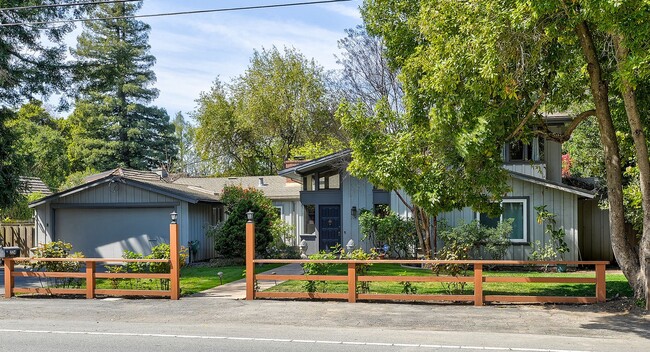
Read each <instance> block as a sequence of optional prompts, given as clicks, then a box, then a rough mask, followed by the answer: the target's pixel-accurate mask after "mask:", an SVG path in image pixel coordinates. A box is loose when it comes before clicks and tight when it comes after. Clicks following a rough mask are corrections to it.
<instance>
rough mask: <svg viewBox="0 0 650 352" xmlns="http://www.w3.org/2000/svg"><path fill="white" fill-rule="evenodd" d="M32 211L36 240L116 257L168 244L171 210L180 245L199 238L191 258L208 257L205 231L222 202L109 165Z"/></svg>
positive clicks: (88, 254) (143, 173) (210, 194)
mask: <svg viewBox="0 0 650 352" xmlns="http://www.w3.org/2000/svg"><path fill="white" fill-rule="evenodd" d="M30 207H32V208H34V209H35V210H36V226H37V231H36V235H37V238H38V242H39V243H48V242H52V241H64V242H68V243H71V244H72V246H73V251H75V252H76V251H81V252H83V254H84V255H85V256H86V257H98V258H120V257H122V254H123V252H124V251H125V250H129V251H133V252H136V253H142V254H144V255H147V254H149V253H151V248H152V247H153V246H156V245H158V244H160V243H169V223H170V220H171V219H170V213H171V212H174V211H175V212H176V213H177V214H178V224H179V235H180V243H181V245H185V246H187V244H188V242H190V241H199V243H200V246H199V252H198V253H197V255H196V257H195V258H194V259H196V260H203V259H209V258H211V257H212V256H213V254H214V253H213V247H214V245H213V244H212V241H211V239H210V238H207V237H206V236H205V234H206V232H207V231H208V230H209V228H210V227H211V226H214V225H216V222H217V221H218V220H219V219H218V218H217V217H216V215H215V214H220V213H221V211H220V208H221V207H222V205H221V203H220V202H219V198H218V197H217V195H215V194H214V193H213V192H210V191H208V190H204V189H201V188H200V187H190V186H185V185H177V184H172V183H168V182H166V181H165V180H163V179H161V178H160V176H158V175H157V174H155V173H152V172H146V171H134V170H125V169H116V170H111V171H110V172H105V173H102V174H98V175H95V176H91V177H90V178H89V179H87V182H86V183H85V184H83V185H81V186H78V187H75V188H72V189H69V190H66V191H63V192H59V193H56V194H53V195H51V196H48V197H46V198H43V199H41V200H39V201H37V202H34V203H32V204H30Z"/></svg>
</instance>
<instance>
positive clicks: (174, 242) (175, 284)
mask: <svg viewBox="0 0 650 352" xmlns="http://www.w3.org/2000/svg"><path fill="white" fill-rule="evenodd" d="M179 249H180V248H179V245H178V224H177V223H176V219H173V220H172V223H171V224H169V261H170V272H169V274H170V283H169V288H170V291H171V292H170V298H171V299H172V300H178V299H179V298H180V296H181V287H180V278H181V269H180V268H181V261H180V256H179V254H178V250H179Z"/></svg>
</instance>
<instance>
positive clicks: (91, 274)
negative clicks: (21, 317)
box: [4, 223, 180, 300]
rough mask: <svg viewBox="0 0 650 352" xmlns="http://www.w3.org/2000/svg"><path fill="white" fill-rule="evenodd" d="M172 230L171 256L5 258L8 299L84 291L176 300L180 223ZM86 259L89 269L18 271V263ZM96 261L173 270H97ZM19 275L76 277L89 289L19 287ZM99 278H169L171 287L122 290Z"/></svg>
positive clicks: (170, 230)
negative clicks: (108, 286) (99, 285)
mask: <svg viewBox="0 0 650 352" xmlns="http://www.w3.org/2000/svg"><path fill="white" fill-rule="evenodd" d="M169 233H170V241H169V242H170V245H169V247H170V248H169V249H170V257H171V258H170V259H122V258H4V279H5V298H11V297H12V296H14V295H15V294H16V293H32V294H80V295H85V296H86V298H95V296H97V295H105V296H156V297H169V298H171V299H173V300H177V299H179V298H180V283H179V280H180V258H179V249H180V247H179V244H178V225H177V224H175V223H172V224H171V225H170V227H169ZM35 261H43V262H83V263H84V264H85V267H86V270H85V272H47V271H45V272H44V271H15V270H14V267H15V263H16V262H35ZM96 263H170V272H169V273H152V274H144V273H104V272H97V266H96ZM16 277H37V278H45V279H47V278H76V279H85V282H86V287H85V288H56V287H54V288H49V287H48V288H35V287H15V278H16ZM97 279H169V290H120V289H98V288H97Z"/></svg>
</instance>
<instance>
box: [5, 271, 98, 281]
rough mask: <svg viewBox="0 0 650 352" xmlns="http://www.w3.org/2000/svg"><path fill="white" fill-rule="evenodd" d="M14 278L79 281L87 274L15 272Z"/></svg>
mask: <svg viewBox="0 0 650 352" xmlns="http://www.w3.org/2000/svg"><path fill="white" fill-rule="evenodd" d="M11 276H13V277H41V278H48V277H70V278H77V279H85V278H86V273H84V272H81V273H73V272H54V271H14V272H12V273H11Z"/></svg>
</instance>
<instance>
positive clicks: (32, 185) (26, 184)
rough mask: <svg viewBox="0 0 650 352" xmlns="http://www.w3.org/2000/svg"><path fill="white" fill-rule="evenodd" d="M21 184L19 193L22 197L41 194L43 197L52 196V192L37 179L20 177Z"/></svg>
mask: <svg viewBox="0 0 650 352" xmlns="http://www.w3.org/2000/svg"><path fill="white" fill-rule="evenodd" d="M20 182H21V183H22V186H23V187H21V190H20V193H21V194H24V195H28V194H32V193H41V194H43V195H45V196H49V195H50V194H52V190H50V188H49V187H48V186H47V185H46V184H45V182H43V181H42V180H41V179H40V178H38V177H27V176H20Z"/></svg>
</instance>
